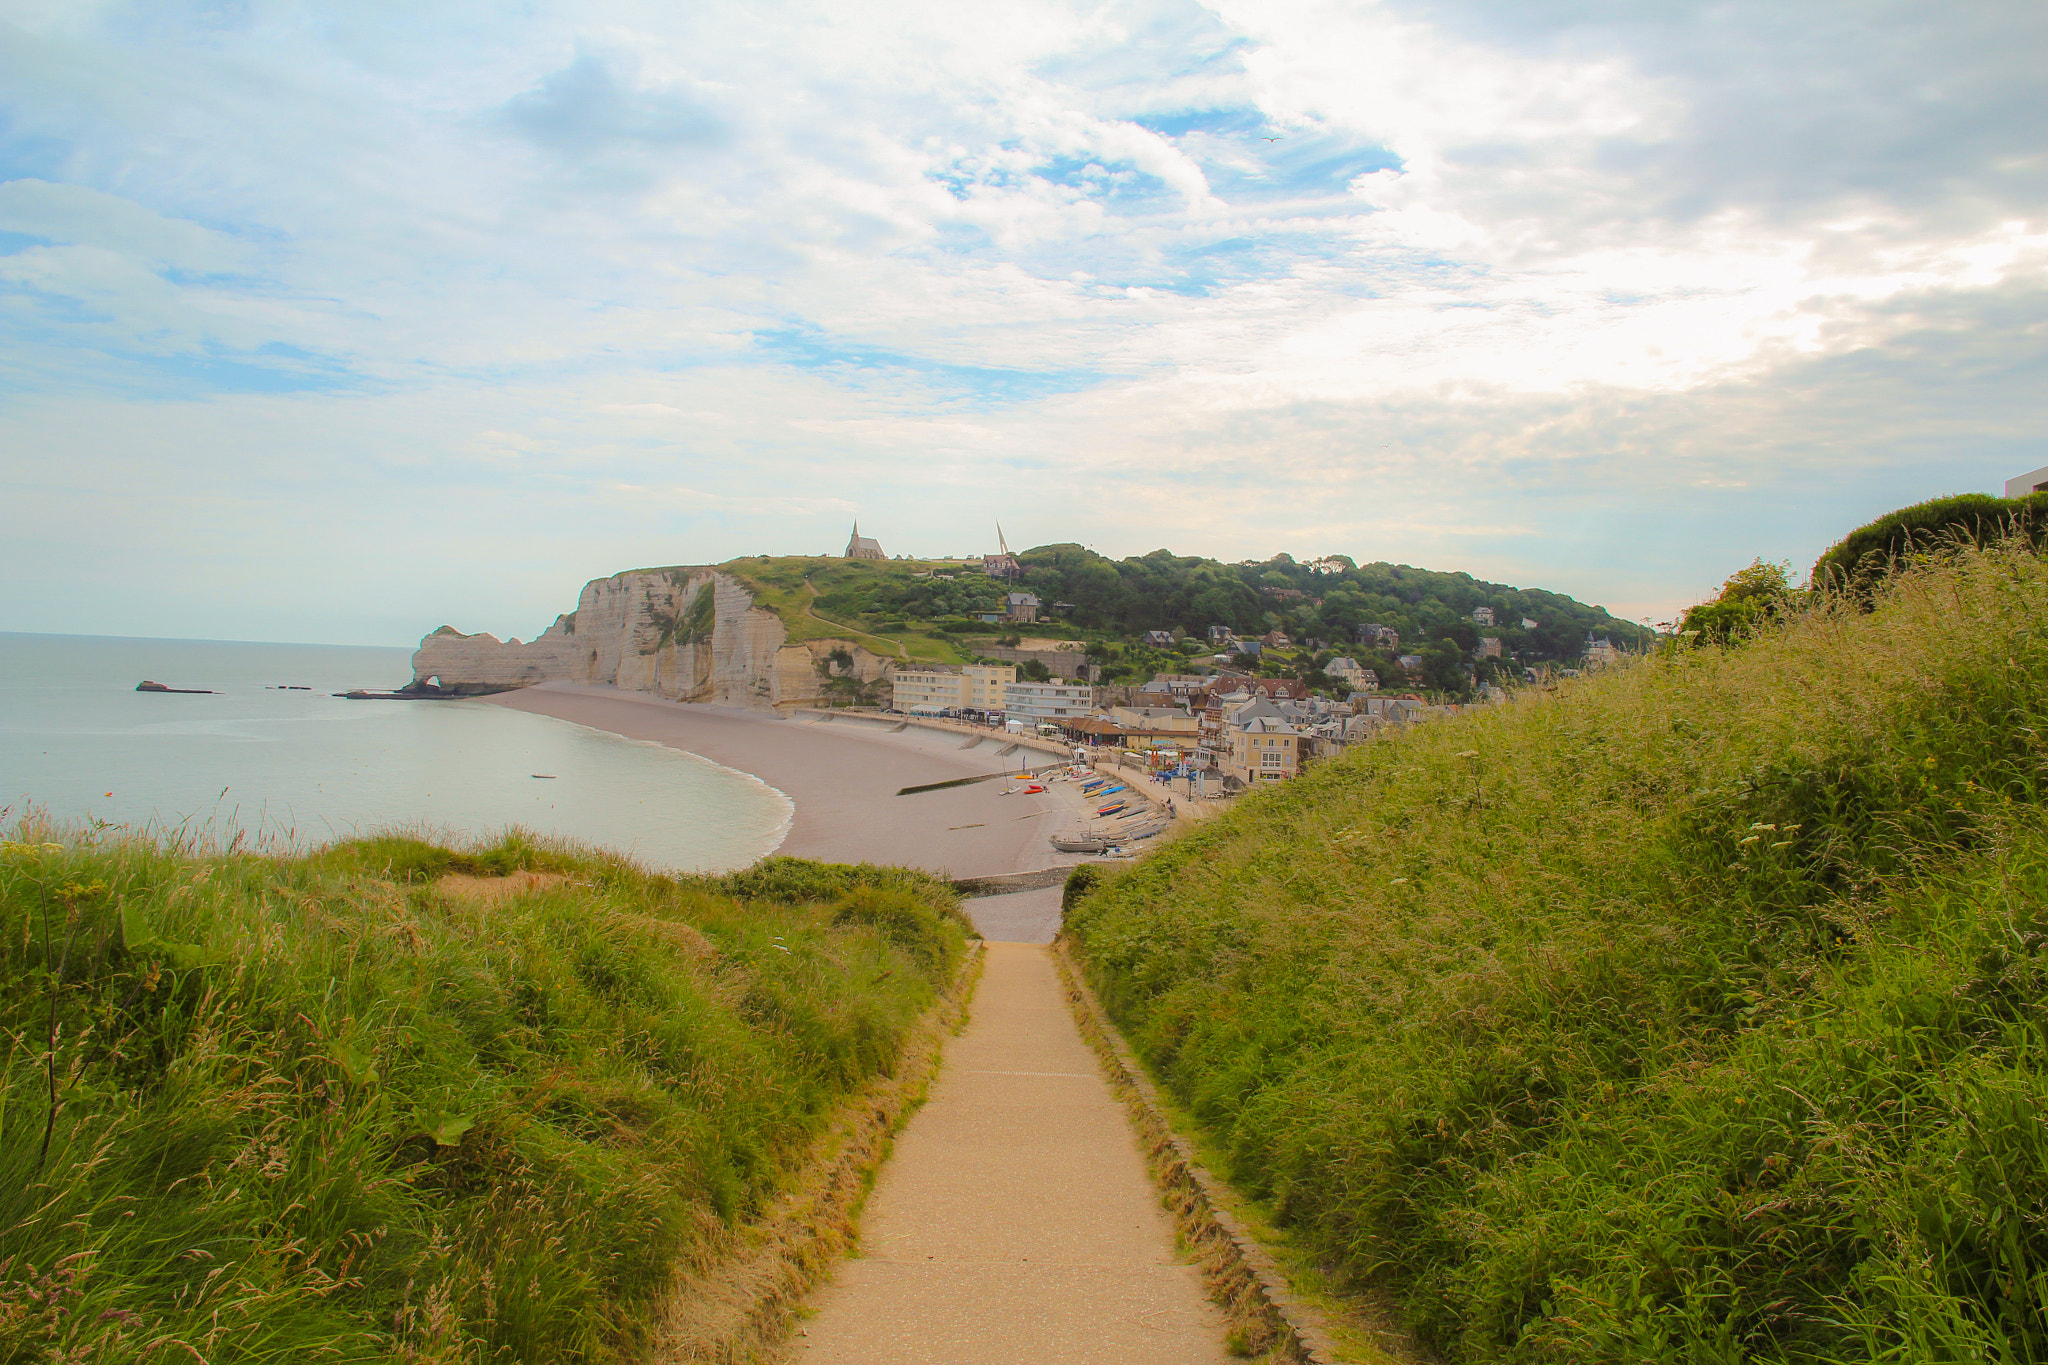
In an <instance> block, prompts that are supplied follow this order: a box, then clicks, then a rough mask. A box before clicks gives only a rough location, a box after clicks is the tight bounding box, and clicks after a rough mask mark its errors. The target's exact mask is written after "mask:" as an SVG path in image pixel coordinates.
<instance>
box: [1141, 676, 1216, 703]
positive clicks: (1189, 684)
mask: <svg viewBox="0 0 2048 1365" xmlns="http://www.w3.org/2000/svg"><path fill="white" fill-rule="evenodd" d="M1208 686H1209V679H1207V678H1205V677H1202V676H1201V675H1200V674H1196V673H1157V674H1154V675H1153V677H1152V681H1151V682H1148V683H1146V684H1145V685H1144V686H1143V687H1141V688H1139V689H1138V690H1139V691H1140V692H1142V693H1144V694H1145V695H1146V696H1147V697H1154V696H1157V697H1169V698H1171V699H1173V700H1174V701H1186V700H1187V699H1188V698H1190V697H1192V696H1194V695H1195V693H1197V692H1202V691H1206V690H1207V689H1208Z"/></svg>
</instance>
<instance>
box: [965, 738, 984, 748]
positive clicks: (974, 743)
mask: <svg viewBox="0 0 2048 1365" xmlns="http://www.w3.org/2000/svg"><path fill="white" fill-rule="evenodd" d="M981 739H982V737H981V736H980V735H976V736H974V737H973V738H972V739H969V740H968V741H967V742H966V743H965V744H962V745H961V746H960V747H961V748H963V749H979V748H980V747H981Z"/></svg>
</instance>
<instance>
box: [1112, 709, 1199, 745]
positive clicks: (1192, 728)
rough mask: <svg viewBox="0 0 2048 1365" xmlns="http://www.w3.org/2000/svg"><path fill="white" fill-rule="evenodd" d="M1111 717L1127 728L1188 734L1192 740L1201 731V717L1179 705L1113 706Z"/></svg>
mask: <svg viewBox="0 0 2048 1365" xmlns="http://www.w3.org/2000/svg"><path fill="white" fill-rule="evenodd" d="M1109 719H1110V721H1111V722H1112V723H1113V724H1116V725H1119V726H1122V727H1123V728H1124V729H1126V730H1158V731H1163V732H1165V733H1168V734H1176V735H1186V736H1187V737H1188V739H1189V740H1190V741H1192V740H1193V739H1194V738H1195V736H1196V735H1198V734H1200V733H1201V729H1202V720H1201V717H1199V716H1197V715H1195V714H1193V713H1192V712H1189V711H1183V710H1181V709H1180V708H1179V707H1178V706H1112V707H1110V708H1109Z"/></svg>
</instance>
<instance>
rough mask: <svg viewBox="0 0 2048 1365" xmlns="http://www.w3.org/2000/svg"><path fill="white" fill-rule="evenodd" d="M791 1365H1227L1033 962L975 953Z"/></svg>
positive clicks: (1082, 1054) (1164, 1225) (1117, 1118)
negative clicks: (961, 1021)
mask: <svg viewBox="0 0 2048 1365" xmlns="http://www.w3.org/2000/svg"><path fill="white" fill-rule="evenodd" d="M987 952H988V958H987V965H986V967H985V969H984V972H983V975H982V979H981V984H980V986H979V987H978V988H977V990H976V992H975V998H974V1007H973V1015H972V1017H971V1020H970V1022H969V1023H968V1026H967V1028H966V1030H965V1031H964V1032H963V1033H962V1034H961V1035H960V1036H959V1037H958V1038H955V1039H954V1040H953V1041H952V1043H951V1044H950V1045H949V1046H948V1047H947V1049H946V1063H945V1067H944V1069H943V1070H942V1071H941V1072H940V1074H939V1077H938V1079H937V1080H936V1081H935V1082H934V1083H933V1085H932V1092H931V1098H930V1100H929V1101H928V1102H927V1103H926V1104H925V1106H924V1108H922V1109H920V1110H919V1111H918V1112H917V1114H916V1115H915V1116H914V1117H912V1119H911V1120H910V1123H909V1124H908V1125H907V1126H906V1127H905V1128H904V1130H903V1132H902V1133H901V1134H900V1135H899V1136H898V1137H897V1140H896V1149H895V1153H894V1155H893V1156H892V1157H891V1158H890V1160H889V1162H888V1164H887V1165H885V1166H884V1167H883V1168H882V1172H881V1175H880V1177H879V1178H878V1179H877V1181H876V1182H875V1190H874V1193H873V1195H871V1196H870V1198H869V1200H868V1205H867V1210H866V1213H865V1214H864V1215H863V1217H862V1219H861V1250H862V1255H861V1256H860V1257H859V1258H857V1259H854V1260H850V1261H847V1262H845V1263H844V1264H843V1265H842V1266H841V1267H840V1270H839V1273H838V1274H837V1275H836V1276H835V1277H834V1280H833V1282H832V1283H831V1284H830V1285H828V1286H827V1287H826V1288H825V1289H824V1290H822V1291H821V1292H820V1293H819V1294H818V1296H817V1298H816V1299H815V1300H814V1306H815V1308H816V1310H817V1312H816V1316H815V1317H813V1318H812V1319H811V1320H810V1322H809V1323H808V1324H806V1326H805V1328H804V1329H803V1330H804V1335H802V1336H799V1337H798V1338H796V1343H795V1348H794V1351H793V1356H794V1359H795V1360H797V1361H799V1362H802V1365H1225V1362H1227V1361H1228V1360H1229V1357H1228V1356H1226V1355H1225V1354H1224V1350H1223V1318H1222V1314H1221V1313H1220V1312H1219V1311H1218V1310H1217V1309H1216V1308H1215V1306H1214V1305H1212V1304H1210V1303H1209V1302H1208V1300H1207V1299H1206V1298H1204V1297H1203V1294H1202V1286H1201V1277H1200V1275H1199V1273H1198V1272H1197V1271H1196V1270H1195V1269H1194V1268H1193V1267H1192V1266H1187V1265H1182V1264H1180V1262H1179V1261H1178V1260H1177V1259H1176V1256H1175V1251H1174V1240H1173V1223H1172V1220H1171V1219H1170V1218H1169V1217H1168V1216H1167V1214H1166V1213H1165V1212H1164V1211H1163V1210H1162V1209H1161V1208H1160V1207H1159V1196H1158V1192H1157V1190H1156V1189H1155V1188H1154V1186H1153V1184H1152V1181H1151V1178H1150V1177H1149V1176H1148V1175H1147V1174H1146V1171H1145V1165H1144V1162H1143V1160H1142V1159H1141V1158H1140V1157H1139V1155H1138V1149H1137V1144H1136V1142H1135V1140H1134V1139H1133V1138H1132V1136H1131V1130H1130V1127H1129V1125H1128V1123H1127V1122H1126V1121H1125V1118H1124V1111H1123V1108H1122V1106H1121V1105H1119V1104H1118V1103H1117V1101H1116V1098H1115V1097H1114V1096H1113V1095H1111V1094H1110V1092H1109V1087H1108V1086H1107V1085H1106V1084H1105V1083H1104V1082H1103V1080H1102V1077H1101V1073H1100V1072H1099V1071H1098V1070H1097V1068H1096V1063H1095V1054H1094V1053H1093V1052H1091V1051H1090V1050H1089V1049H1088V1047H1087V1045H1086V1044H1085V1043H1083V1042H1082V1041H1081V1036H1080V1034H1079V1032H1078V1031H1077V1030H1076V1029H1075V1027H1074V1020H1073V1016H1072V1015H1071V1014H1070V1013H1069V1012H1068V1010H1067V1003H1066V1000H1065V999H1064V998H1063V996H1062V994H1061V992H1060V985H1059V976H1058V974H1057V973H1056V972H1055V971H1054V970H1053V965H1052V959H1051V957H1050V956H1049V955H1048V953H1047V951H1046V950H1045V949H1044V948H1042V947H1037V946H1035V945H1030V944H1022V943H990V944H989V945H988V949H987Z"/></svg>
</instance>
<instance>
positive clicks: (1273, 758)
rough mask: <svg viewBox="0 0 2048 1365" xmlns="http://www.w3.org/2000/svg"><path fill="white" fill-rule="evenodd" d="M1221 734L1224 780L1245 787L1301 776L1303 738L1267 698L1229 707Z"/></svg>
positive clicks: (1282, 712) (1303, 748)
mask: <svg viewBox="0 0 2048 1365" xmlns="http://www.w3.org/2000/svg"><path fill="white" fill-rule="evenodd" d="M1223 730H1224V733H1223V741H1224V744H1223V752H1222V755H1221V757H1222V759H1223V765H1222V766H1223V772H1224V776H1226V777H1234V778H1236V779H1237V780H1238V781H1239V782H1242V783H1243V784H1244V785H1245V786H1247V787H1250V786H1254V785H1256V784H1258V783H1260V782H1279V781H1284V780H1285V779H1287V778H1290V777H1298V776H1300V774H1301V760H1302V755H1303V753H1304V751H1305V748H1306V737H1305V736H1304V735H1303V734H1302V733H1301V731H1300V730H1299V729H1298V728H1296V726H1295V725H1294V724H1293V722H1292V721H1290V720H1289V719H1288V717H1287V714H1286V712H1284V711H1283V710H1282V709H1281V707H1280V706H1278V705H1276V704H1275V703H1274V702H1273V701H1272V700H1271V699H1270V698H1267V697H1254V698H1252V699H1251V700H1250V701H1247V702H1245V703H1243V704H1242V705H1239V706H1234V707H1232V708H1231V709H1230V710H1229V712H1228V713H1227V714H1226V715H1225V717H1224V722H1223Z"/></svg>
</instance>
